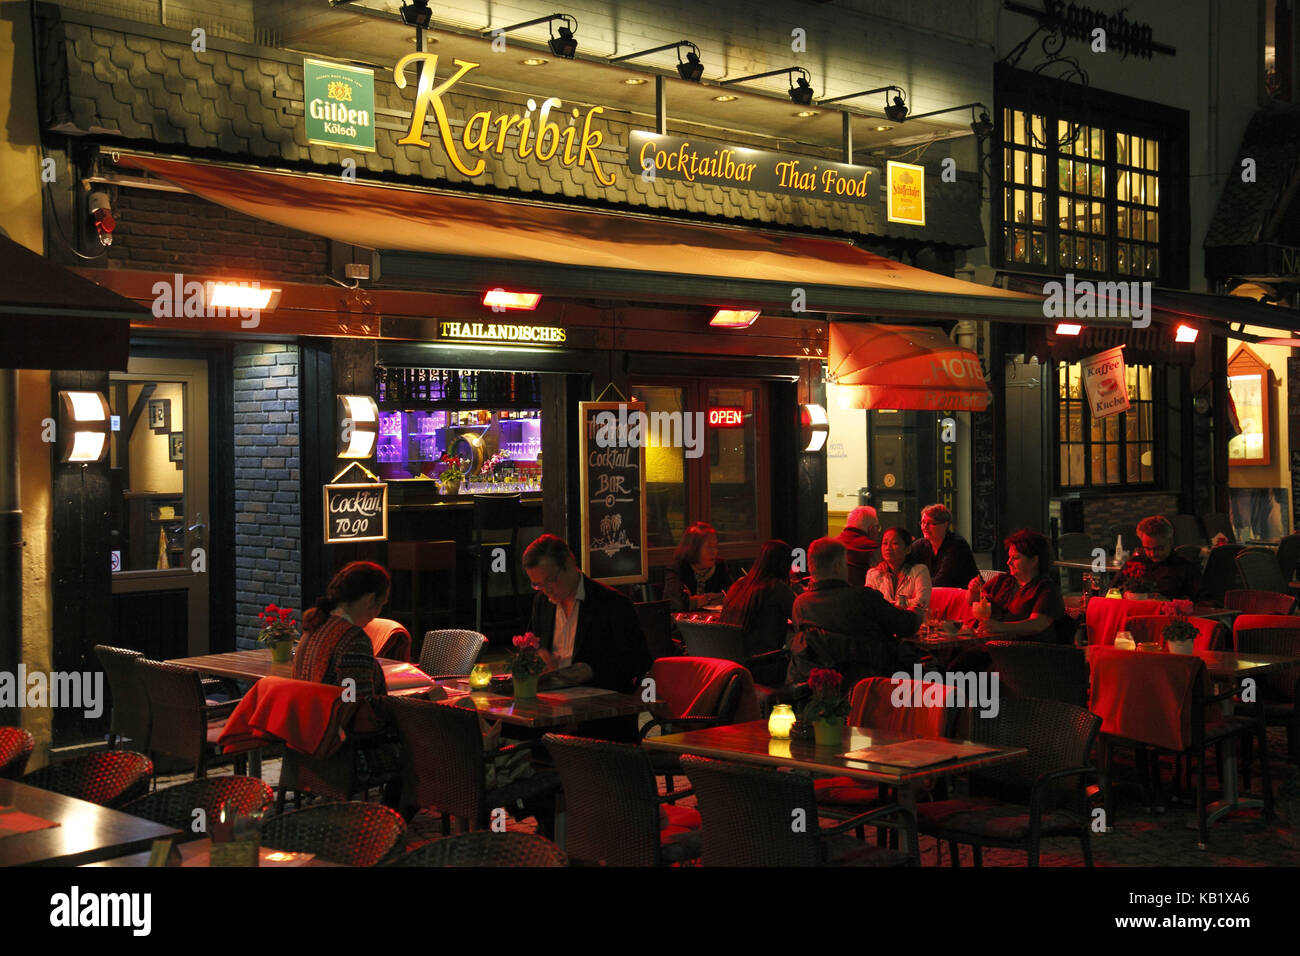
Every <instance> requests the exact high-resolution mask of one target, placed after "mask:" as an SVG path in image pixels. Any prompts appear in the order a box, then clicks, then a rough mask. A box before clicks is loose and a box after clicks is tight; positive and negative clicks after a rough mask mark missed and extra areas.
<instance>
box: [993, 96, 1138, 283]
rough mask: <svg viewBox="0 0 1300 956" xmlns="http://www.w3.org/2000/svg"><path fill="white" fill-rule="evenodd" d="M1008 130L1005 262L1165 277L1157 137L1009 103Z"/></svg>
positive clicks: (1060, 270)
mask: <svg viewBox="0 0 1300 956" xmlns="http://www.w3.org/2000/svg"><path fill="white" fill-rule="evenodd" d="M1002 130H1003V143H1002V157H1003V170H1002V176H1003V206H1002V223H1001V226H1002V239H1003V261H1004V262H1005V263H1006V264H1008V265H1011V264H1021V265H1024V266H1025V267H1027V268H1029V269H1031V270H1034V267H1039V268H1044V269H1045V270H1046V271H1050V272H1057V273H1066V272H1074V273H1094V274H1115V275H1126V276H1135V277H1142V278H1150V279H1157V278H1159V276H1160V249H1159V244H1160V222H1159V219H1160V216H1159V207H1160V203H1159V185H1160V183H1159V180H1160V156H1159V143H1158V142H1157V141H1156V140H1154V139H1147V138H1144V137H1141V136H1137V135H1134V134H1130V133H1124V132H1118V131H1115V130H1108V129H1103V128H1101V127H1097V126H1087V125H1084V124H1081V123H1076V122H1071V121H1069V120H1066V119H1061V118H1055V117H1050V116H1046V115H1042V114H1036V113H1031V112H1026V111H1024V110H1017V109H1011V108H1007V109H1004V110H1003V111H1002ZM1052 170H1054V171H1055V175H1050V173H1049V171H1052ZM1035 271H1036V270H1035Z"/></svg>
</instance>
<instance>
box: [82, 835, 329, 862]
mask: <svg viewBox="0 0 1300 956" xmlns="http://www.w3.org/2000/svg"><path fill="white" fill-rule="evenodd" d="M176 849H177V850H179V851H180V854H181V866H211V865H212V841H211V840H208V839H203V840H191V841H190V842H188V843H180V844H176ZM279 852H280V851H278V850H273V849H271V848H270V847H269V846H263V847H258V850H257V865H258V866H284V867H289V866H342V865H343V864H342V863H334V862H332V861H330V860H322V859H321V858H320V857H318V856H313V857H312V858H311V859H309V860H302V859H301V856H302V854H293V857H294V858H293V859H292V860H277V859H273V858H272V855H273V854H277V853H279ZM149 857H150V852H149V851H148V850H146V851H144V852H143V853H132V854H129V855H128V856H119V857H114V858H113V859H111V860H100V861H98V862H96V863H84V864H82V865H83V866H148V865H149Z"/></svg>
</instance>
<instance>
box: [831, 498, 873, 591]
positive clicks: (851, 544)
mask: <svg viewBox="0 0 1300 956" xmlns="http://www.w3.org/2000/svg"><path fill="white" fill-rule="evenodd" d="M835 540H836V541H838V542H839V543H840V544H842V545H844V550H845V552H846V553H847V555H848V562H849V583H850V584H858V585H861V584H863V583H864V582H865V581H866V577H867V572H868V571H870V570H871V569H872V568H874V567H875V566H876V565H877V564H879V563H880V519H879V518H878V517H877V516H876V509H875V508H872V507H869V506H867V505H862V506H861V507H858V508H854V509H853V510H852V511H850V512H849V516H848V518H846V519H845V521H844V530H843V531H841V532H840V534H839V537H838V538H836V539H835Z"/></svg>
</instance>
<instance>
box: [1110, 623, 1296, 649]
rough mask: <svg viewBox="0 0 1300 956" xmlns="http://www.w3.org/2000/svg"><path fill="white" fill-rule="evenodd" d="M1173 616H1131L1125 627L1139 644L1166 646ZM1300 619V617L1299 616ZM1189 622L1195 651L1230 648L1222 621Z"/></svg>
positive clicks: (1225, 627) (1226, 630)
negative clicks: (1167, 632)
mask: <svg viewBox="0 0 1300 956" xmlns="http://www.w3.org/2000/svg"><path fill="white" fill-rule="evenodd" d="M1173 620H1174V619H1173V618H1172V617H1168V616H1166V615H1164V614H1143V615H1142V616H1140V617H1131V618H1129V619H1128V621H1126V622H1125V624H1124V627H1125V628H1126V629H1127V630H1128V632H1129V633H1130V634H1132V635H1133V640H1134V642H1135V643H1138V644H1159V645H1160V646H1161V647H1164V646H1165V634H1164V632H1165V628H1166V627H1168V626H1169V625H1170V624H1171V623H1172V622H1173ZM1297 620H1300V618H1297ZM1187 623H1188V624H1191V625H1192V626H1193V627H1195V628H1196V637H1194V638H1193V639H1192V649H1193V650H1195V651H1226V650H1227V649H1228V643H1229V640H1228V628H1227V626H1226V625H1225V624H1224V623H1223V622H1222V621H1216V620H1213V619H1211V618H1208V617H1189V618H1188V619H1187Z"/></svg>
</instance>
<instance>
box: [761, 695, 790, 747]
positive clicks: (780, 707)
mask: <svg viewBox="0 0 1300 956" xmlns="http://www.w3.org/2000/svg"><path fill="white" fill-rule="evenodd" d="M793 726H794V708H793V707H791V706H790V705H789V704H777V705H776V706H775V707H773V708H772V716H771V717H769V718H768V719H767V732H768V733H769V734H770V735H771V736H773V737H775V738H777V739H778V740H788V739H790V728H791V727H793Z"/></svg>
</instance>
